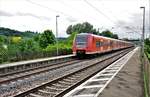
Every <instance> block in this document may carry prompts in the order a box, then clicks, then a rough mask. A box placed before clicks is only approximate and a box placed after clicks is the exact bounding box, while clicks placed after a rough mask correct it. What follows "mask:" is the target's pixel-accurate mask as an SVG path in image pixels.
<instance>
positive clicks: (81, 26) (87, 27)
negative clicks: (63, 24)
mask: <svg viewBox="0 0 150 97" xmlns="http://www.w3.org/2000/svg"><path fill="white" fill-rule="evenodd" d="M66 32H67V34H72V33H73V32H77V33H93V34H98V33H99V32H98V31H97V30H96V29H95V28H93V25H91V24H90V23H88V22H84V23H78V24H75V25H70V26H68V28H67V30H66Z"/></svg>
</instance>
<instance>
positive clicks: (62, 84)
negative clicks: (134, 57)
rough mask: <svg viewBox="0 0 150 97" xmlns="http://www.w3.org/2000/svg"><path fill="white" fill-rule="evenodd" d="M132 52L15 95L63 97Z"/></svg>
mask: <svg viewBox="0 0 150 97" xmlns="http://www.w3.org/2000/svg"><path fill="white" fill-rule="evenodd" d="M130 50H131V49H128V50H126V51H124V52H121V53H119V54H116V55H113V56H111V57H109V58H106V59H104V60H101V61H99V60H97V61H95V63H91V64H90V65H87V66H86V67H84V68H82V69H80V70H76V71H74V72H72V73H69V74H65V75H63V76H61V77H58V78H56V79H53V80H51V81H49V82H46V83H44V84H42V85H39V86H37V87H35V88H32V89H30V90H27V91H25V92H21V93H19V94H17V95H15V97H24V96H26V97H62V96H63V95H64V94H65V93H67V92H68V91H70V90H72V89H73V88H75V87H76V86H78V85H80V84H81V83H82V82H84V81H85V80H87V79H88V78H90V77H91V76H93V75H94V74H96V73H97V72H99V71H101V70H102V69H104V68H105V67H107V66H109V64H111V63H113V62H114V61H116V60H118V59H119V58H121V57H122V56H124V55H125V54H127V53H128V52H129V51H130Z"/></svg>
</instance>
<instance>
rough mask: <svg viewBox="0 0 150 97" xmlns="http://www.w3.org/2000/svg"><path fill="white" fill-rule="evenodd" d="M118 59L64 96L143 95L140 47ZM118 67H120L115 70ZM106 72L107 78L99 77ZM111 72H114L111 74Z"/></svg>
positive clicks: (110, 96) (124, 96)
mask: <svg viewBox="0 0 150 97" xmlns="http://www.w3.org/2000/svg"><path fill="white" fill-rule="evenodd" d="M119 60H120V59H119ZM119 60H118V62H115V63H113V64H114V65H113V64H112V66H108V67H107V68H106V70H109V71H106V70H103V71H101V72H99V73H98V74H96V75H95V76H94V77H92V78H90V79H89V80H87V81H86V82H84V83H83V84H81V85H80V86H78V87H77V88H75V89H74V90H72V91H71V92H69V93H68V94H66V95H65V96H64V97H144V96H143V95H144V94H143V75H142V69H141V68H142V67H141V62H140V48H139V47H137V48H135V49H134V50H133V51H131V52H130V53H129V54H127V56H126V57H123V58H121V60H120V61H119ZM121 64H123V65H122V66H121ZM112 67H113V68H112ZM118 67H119V68H120V67H121V68H120V70H118V71H117V72H116V70H115V69H117V68H118ZM106 72H107V73H108V72H110V73H108V74H105V75H106V76H107V78H100V77H101V75H104V73H106ZM113 72H114V73H116V74H115V75H113ZM112 75H113V76H112ZM109 76H112V77H110V78H109ZM98 77H99V79H98ZM94 81H95V83H94ZM91 82H93V83H91ZM88 83H91V84H94V85H93V86H92V85H88Z"/></svg>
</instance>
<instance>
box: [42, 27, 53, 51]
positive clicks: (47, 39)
mask: <svg viewBox="0 0 150 97" xmlns="http://www.w3.org/2000/svg"><path fill="white" fill-rule="evenodd" d="M55 42H56V39H55V36H54V34H53V32H52V31H51V30H45V31H44V32H43V33H42V34H41V36H40V38H39V45H40V46H41V47H42V48H46V47H47V46H48V45H49V44H55Z"/></svg>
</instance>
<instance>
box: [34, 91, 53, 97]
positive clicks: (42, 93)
mask: <svg viewBox="0 0 150 97" xmlns="http://www.w3.org/2000/svg"><path fill="white" fill-rule="evenodd" d="M34 94H37V95H40V96H42V97H53V96H54V95H56V93H54V92H47V91H43V90H38V91H37V92H35V93H34Z"/></svg>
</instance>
